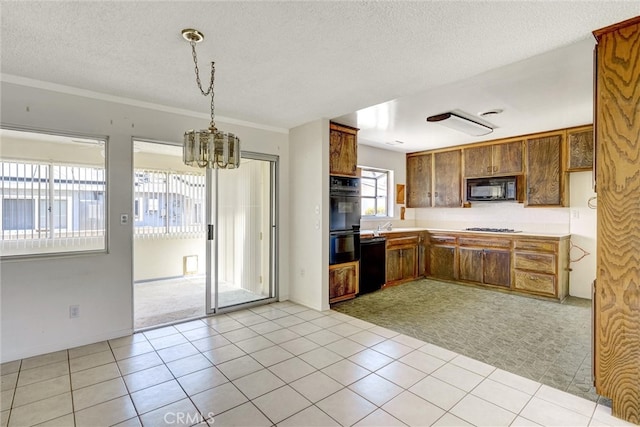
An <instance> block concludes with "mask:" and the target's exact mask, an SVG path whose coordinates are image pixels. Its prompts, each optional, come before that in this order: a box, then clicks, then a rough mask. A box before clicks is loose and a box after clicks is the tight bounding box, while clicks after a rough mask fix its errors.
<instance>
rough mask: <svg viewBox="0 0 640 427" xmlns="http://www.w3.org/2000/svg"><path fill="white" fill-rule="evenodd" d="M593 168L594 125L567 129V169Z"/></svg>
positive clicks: (570, 170)
mask: <svg viewBox="0 0 640 427" xmlns="http://www.w3.org/2000/svg"><path fill="white" fill-rule="evenodd" d="M592 168H593V126H591V125H589V126H581V127H577V128H571V129H567V171H569V172H576V171H584V170H587V171H588V170H591V169H592Z"/></svg>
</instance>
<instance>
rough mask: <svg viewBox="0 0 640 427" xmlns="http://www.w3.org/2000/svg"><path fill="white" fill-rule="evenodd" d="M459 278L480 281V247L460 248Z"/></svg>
mask: <svg viewBox="0 0 640 427" xmlns="http://www.w3.org/2000/svg"><path fill="white" fill-rule="evenodd" d="M458 255H459V256H460V280H468V281H470V282H477V283H482V249H473V248H460V249H459V250H458Z"/></svg>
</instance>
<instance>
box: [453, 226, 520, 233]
mask: <svg viewBox="0 0 640 427" xmlns="http://www.w3.org/2000/svg"><path fill="white" fill-rule="evenodd" d="M465 230H466V231H488V232H491V233H518V230H514V229H513V228H490V227H469V228H465Z"/></svg>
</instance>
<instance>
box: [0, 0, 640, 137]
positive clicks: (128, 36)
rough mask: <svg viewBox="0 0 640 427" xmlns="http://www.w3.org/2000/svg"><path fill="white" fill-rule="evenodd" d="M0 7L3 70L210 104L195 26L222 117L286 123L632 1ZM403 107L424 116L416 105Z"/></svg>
mask: <svg viewBox="0 0 640 427" xmlns="http://www.w3.org/2000/svg"><path fill="white" fill-rule="evenodd" d="M1 8H2V9H1V15H2V16H1V20H2V22H1V23H2V30H1V31H2V32H1V43H2V44H1V53H2V63H1V71H2V73H3V79H4V80H7V81H11V80H12V79H13V81H16V77H19V78H27V79H34V80H38V81H44V82H50V83H55V84H60V85H66V86H70V87H73V88H79V89H84V90H90V91H95V92H99V93H104V94H109V95H115V96H118V97H123V98H130V99H134V100H139V101H144V102H149V103H155V104H159V105H163V106H169V107H175V108H180V109H186V110H190V111H194V112H199V113H205V114H206V113H208V102H207V100H206V99H205V98H204V97H203V96H202V95H200V93H199V91H198V90H197V88H196V86H195V81H194V76H193V64H192V59H191V52H190V48H189V45H188V44H187V43H186V42H185V41H184V40H183V39H182V37H181V35H180V31H181V30H182V29H183V28H188V27H192V28H197V29H199V30H201V31H202V32H203V33H204V34H205V41H204V42H203V43H201V44H199V45H198V54H199V59H200V64H201V68H202V69H203V80H205V81H206V80H208V74H209V72H208V65H207V64H208V62H209V61H210V60H215V61H216V112H217V115H218V118H220V119H223V117H224V118H231V119H235V120H243V121H248V122H253V123H257V124H262V125H266V126H272V127H279V128H283V129H289V128H291V127H294V126H297V125H300V124H303V123H306V122H308V121H311V120H316V119H318V118H321V117H325V118H336V117H339V116H345V115H348V114H349V113H353V112H355V111H357V110H360V109H363V108H366V107H369V106H372V105H376V104H379V103H382V102H386V101H389V100H394V99H397V98H400V99H399V101H398V102H401V100H402V99H403V97H410V96H416V95H415V94H420V93H429V91H432V90H437V89H438V88H442V87H446V86H447V85H452V84H458V85H460V83H459V82H462V81H465V80H466V79H469V78H471V77H473V76H477V75H481V74H483V73H486V72H488V71H489V70H493V69H497V68H500V67H503V66H505V65H508V64H512V63H516V62H518V61H522V60H524V59H526V58H530V57H533V56H535V55H540V54H542V53H545V52H549V51H551V50H554V49H558V48H562V47H564V46H568V45H571V44H574V43H576V42H580V41H581V40H582V41H583V40H585V39H586V38H587V37H588V36H589V34H590V32H591V31H592V30H594V29H597V28H600V27H604V26H607V25H610V24H612V23H615V22H619V21H622V20H624V19H627V18H630V17H633V16H635V15H638V14H639V13H640V7H639V6H638V2H637V1H631V2H608V1H597V2H587V1H569V2H538V1H535V2H524V1H506V2H484V1H466V2H465V1H423V2H399V1H393V2H386V1H375V2H368V1H358V2H355V1H354V2H328V1H322V2H321V1H318V2H270V1H259V2H239V1H238V2H214V1H210V2H186V1H173V2H168V1H167V2H151V1H137V2H112V1H80V2H78V1H73V2H71V1H54V2H49V1H45V2H35V1H2V2H1ZM23 81H24V80H23ZM495 83H496V82H494V84H495ZM498 83H499V82H498ZM441 98H442V97H441ZM444 98H445V99H446V98H447V97H446V96H445V97H444ZM449 98H450V96H449ZM441 101H442V99H440V101H438V102H441ZM411 102H413V104H425V103H426V104H429V98H428V97H423V98H421V100H420V101H417V100H416V99H414V100H413V101H411ZM461 102H462V101H461ZM509 102H511V100H509ZM413 104H411V103H409V104H407V106H409V105H413ZM450 104H451V102H450ZM451 105H457V107H458V108H463V109H464V108H466V106H465V105H458V104H456V103H453V104H451ZM427 107H428V108H427V110H429V111H431V110H434V111H437V110H439V109H440V107H442V108H445V105H435V104H433V105H431V104H429V105H427ZM446 108H449V105H446ZM521 108H525V109H526V106H521ZM471 112H472V113H474V114H475V113H477V112H476V111H471ZM411 113H413V114H414V115H416V116H419V117H421V121H422V120H424V116H423V115H422V111H421V112H420V114H419V115H418V114H417V112H416V111H415V107H414V111H412V112H411ZM407 117H409V116H407ZM385 138H386V137H385ZM403 138H404V136H403ZM365 139H366V138H365ZM383 139H384V138H382V139H380V141H378V142H379V143H382V142H383V141H382V140H383ZM398 139H399V138H398ZM374 143H375V141H374Z"/></svg>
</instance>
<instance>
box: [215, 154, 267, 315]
mask: <svg viewBox="0 0 640 427" xmlns="http://www.w3.org/2000/svg"><path fill="white" fill-rule="evenodd" d="M276 177H277V157H276V156H267V155H262V154H257V153H247V152H243V153H242V161H241V165H240V167H239V168H238V169H231V170H211V171H209V175H208V179H207V181H208V183H209V186H208V188H209V190H208V198H209V203H208V204H207V210H208V212H207V217H208V218H209V225H208V227H207V255H206V260H207V265H206V267H207V279H206V288H207V291H206V292H207V301H206V307H207V313H215V312H219V311H226V310H230V309H233V308H236V307H238V306H240V305H243V306H244V305H247V304H251V303H259V302H260V303H264V302H265V301H268V300H275V298H276V297H277V295H276V277H277V270H276V267H275V265H276V263H275V259H276V247H277V246H276V239H277V234H276V231H277V227H276V226H277V210H276V206H277V204H276V191H275V189H276Z"/></svg>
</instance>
